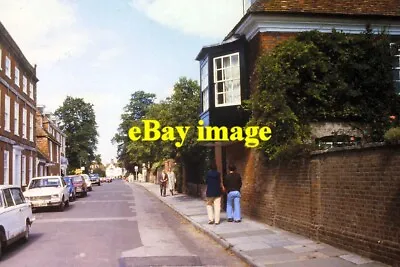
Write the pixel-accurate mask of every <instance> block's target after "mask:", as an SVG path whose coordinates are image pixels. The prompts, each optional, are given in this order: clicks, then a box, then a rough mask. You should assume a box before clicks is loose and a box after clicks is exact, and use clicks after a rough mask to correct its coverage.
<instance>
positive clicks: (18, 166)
mask: <svg viewBox="0 0 400 267" xmlns="http://www.w3.org/2000/svg"><path fill="white" fill-rule="evenodd" d="M37 82H38V78H37V77H36V65H35V66H32V65H31V64H30V63H29V62H28V60H27V59H26V58H25V56H24V54H23V53H22V51H21V50H20V48H19V47H18V45H17V44H16V43H15V41H14V40H13V38H12V37H11V35H10V34H9V33H8V32H7V30H6V29H5V27H4V26H3V24H1V23H0V184H13V185H17V186H26V185H27V184H28V183H29V180H30V179H31V178H32V177H33V176H34V171H35V167H34V166H36V146H35V143H36V129H35V127H34V125H35V113H36V84H37Z"/></svg>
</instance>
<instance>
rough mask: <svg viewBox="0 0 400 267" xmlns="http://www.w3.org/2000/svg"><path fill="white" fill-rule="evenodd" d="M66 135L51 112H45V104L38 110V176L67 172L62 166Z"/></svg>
mask: <svg viewBox="0 0 400 267" xmlns="http://www.w3.org/2000/svg"><path fill="white" fill-rule="evenodd" d="M65 140H66V135H65V134H64V133H63V132H62V131H61V130H60V128H58V127H57V121H56V119H55V118H54V117H53V116H52V114H51V113H45V112H44V106H40V107H38V110H37V112H36V146H37V150H38V158H37V167H36V170H37V176H43V175H61V174H62V173H63V174H65V170H64V169H63V168H62V165H63V164H62V160H63V158H64V157H63V155H65Z"/></svg>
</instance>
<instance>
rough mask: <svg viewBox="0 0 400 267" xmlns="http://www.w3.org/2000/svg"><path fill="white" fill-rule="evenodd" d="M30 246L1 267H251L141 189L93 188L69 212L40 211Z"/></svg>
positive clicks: (118, 184) (121, 185) (12, 250)
mask: <svg viewBox="0 0 400 267" xmlns="http://www.w3.org/2000/svg"><path fill="white" fill-rule="evenodd" d="M34 215H35V217H36V221H35V222H34V224H33V225H32V228H31V236H30V240H29V241H28V243H26V244H23V243H22V242H17V243H15V244H13V245H11V246H10V247H9V248H8V249H6V251H5V253H4V256H3V259H2V261H1V266H2V267H14V266H18V267H23V266H29V267H36V266H38V267H55V266H57V267H62V266H95V267H102V266H107V267H109V266H119V267H129V266H160V265H162V266H246V265H245V264H244V263H243V262H242V261H241V260H240V259H238V258H237V257H236V256H234V255H230V254H229V253H228V252H227V251H225V249H224V248H222V247H221V246H220V245H218V244H217V243H215V242H214V241H213V240H212V239H210V238H209V237H207V236H205V235H204V234H202V233H200V232H198V231H197V230H195V228H194V227H193V226H192V225H191V224H189V223H188V222H186V221H185V220H184V219H183V218H181V217H180V216H179V215H177V214H176V213H175V212H174V211H173V210H171V209H170V208H169V207H167V206H166V205H165V204H163V203H161V202H160V201H159V200H158V199H157V198H155V197H154V196H152V195H151V194H150V193H149V192H147V191H146V190H145V189H144V188H142V187H140V186H133V187H131V186H129V185H127V184H126V183H125V182H123V181H121V180H117V181H113V182H112V183H103V184H102V185H101V186H93V191H92V192H89V194H88V196H87V197H84V198H78V199H77V200H76V201H75V202H71V203H70V206H69V207H67V208H66V209H65V211H64V212H58V211H56V210H55V209H46V210H39V211H36V212H35V214H34Z"/></svg>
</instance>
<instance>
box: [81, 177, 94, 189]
mask: <svg viewBox="0 0 400 267" xmlns="http://www.w3.org/2000/svg"><path fill="white" fill-rule="evenodd" d="M81 176H82V177H83V179H85V183H86V186H87V189H88V191H92V190H93V189H92V182H91V181H90V177H89V175H87V174H81Z"/></svg>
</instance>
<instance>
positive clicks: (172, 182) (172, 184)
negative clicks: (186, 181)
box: [167, 167, 176, 196]
mask: <svg viewBox="0 0 400 267" xmlns="http://www.w3.org/2000/svg"><path fill="white" fill-rule="evenodd" d="M167 175H168V189H169V191H170V192H171V196H173V195H174V189H175V184H176V176H175V173H174V171H173V170H172V169H171V167H170V168H169V169H168V172H167Z"/></svg>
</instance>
